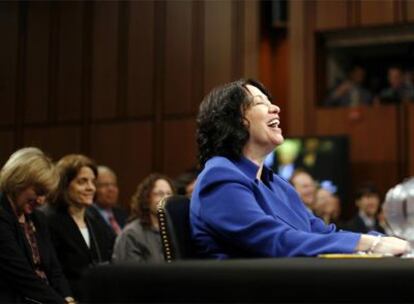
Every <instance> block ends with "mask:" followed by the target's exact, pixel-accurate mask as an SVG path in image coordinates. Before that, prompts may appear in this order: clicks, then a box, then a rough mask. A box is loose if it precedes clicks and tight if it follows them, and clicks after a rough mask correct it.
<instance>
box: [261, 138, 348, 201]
mask: <svg viewBox="0 0 414 304" xmlns="http://www.w3.org/2000/svg"><path fill="white" fill-rule="evenodd" d="M348 150H349V142H348V137H347V136H307V137H289V138H286V139H285V141H284V143H283V144H282V145H280V146H278V147H277V148H276V149H275V150H274V151H273V152H272V153H271V154H269V155H268V157H267V158H266V161H265V164H266V165H267V166H268V167H270V168H272V170H273V171H274V172H275V173H277V174H278V175H279V176H281V177H282V178H284V179H286V180H289V179H290V177H291V176H292V174H293V172H294V171H295V170H296V169H303V170H305V171H307V172H308V173H310V174H311V175H312V177H313V178H314V179H315V180H316V181H317V182H318V183H319V184H320V185H321V186H322V187H324V188H327V189H328V190H330V191H331V192H333V193H336V194H337V195H338V196H339V197H340V199H341V201H342V202H347V200H348V184H349V173H348V171H349V170H348V168H349V156H348V154H349V152H348Z"/></svg>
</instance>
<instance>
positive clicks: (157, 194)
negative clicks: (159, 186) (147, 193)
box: [152, 191, 172, 197]
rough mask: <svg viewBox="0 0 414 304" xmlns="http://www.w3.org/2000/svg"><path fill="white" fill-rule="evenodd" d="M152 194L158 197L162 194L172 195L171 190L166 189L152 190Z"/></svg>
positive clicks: (162, 195)
mask: <svg viewBox="0 0 414 304" xmlns="http://www.w3.org/2000/svg"><path fill="white" fill-rule="evenodd" d="M152 195H154V196H158V197H164V196H170V195H172V192H171V191H166V192H164V191H153V192H152Z"/></svg>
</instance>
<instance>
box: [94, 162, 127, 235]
mask: <svg viewBox="0 0 414 304" xmlns="http://www.w3.org/2000/svg"><path fill="white" fill-rule="evenodd" d="M118 196H119V188H118V181H117V177H116V174H115V172H114V171H113V170H111V169H110V168H108V167H106V166H99V167H98V176H97V178H96V198H95V203H94V204H93V206H92V207H91V208H90V209H89V210H88V211H89V212H90V213H91V214H93V215H94V216H95V217H96V218H99V219H100V220H101V221H103V222H104V223H105V224H106V226H107V227H108V233H109V234H110V235H112V237H115V236H117V235H118V234H120V233H121V231H122V228H123V227H124V225H125V222H126V220H127V218H128V214H127V212H126V211H125V210H123V209H121V208H120V207H118V206H117V204H118Z"/></svg>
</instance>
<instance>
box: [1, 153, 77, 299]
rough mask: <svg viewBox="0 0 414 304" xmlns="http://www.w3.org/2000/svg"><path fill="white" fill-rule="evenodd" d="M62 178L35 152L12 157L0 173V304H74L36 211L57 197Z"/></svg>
mask: <svg viewBox="0 0 414 304" xmlns="http://www.w3.org/2000/svg"><path fill="white" fill-rule="evenodd" d="M58 182H59V174H58V173H57V171H56V168H55V166H54V164H53V163H52V161H51V160H50V159H49V158H48V157H46V156H45V155H44V154H43V152H42V151H40V150H39V149H37V148H23V149H20V150H18V151H16V152H15V153H13V154H12V155H11V156H10V158H9V159H8V161H7V162H6V164H5V165H4V167H3V168H2V169H1V172H0V191H1V193H0V303H20V302H25V303H65V302H66V303H74V299H73V298H72V293H71V291H70V289H69V285H68V282H67V281H66V279H65V277H64V276H63V273H62V269H61V267H60V265H59V261H58V259H57V258H56V254H55V251H54V248H53V245H52V243H51V240H50V236H49V231H48V229H47V223H46V219H45V218H44V215H43V214H42V213H40V212H39V211H37V210H35V209H36V207H38V206H40V205H43V204H44V203H45V197H46V195H48V194H49V193H50V192H52V191H54V190H55V188H56V187H57V184H58Z"/></svg>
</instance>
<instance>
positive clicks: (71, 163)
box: [52, 154, 98, 208]
mask: <svg viewBox="0 0 414 304" xmlns="http://www.w3.org/2000/svg"><path fill="white" fill-rule="evenodd" d="M56 167H57V169H58V172H59V175H60V182H59V185H58V190H57V194H56V198H55V200H53V201H52V204H53V205H56V207H59V208H67V207H68V205H69V203H70V201H69V184H70V183H71V182H72V180H74V179H75V178H76V176H77V175H78V174H79V172H80V170H81V169H82V168H83V167H88V168H90V169H91V170H92V171H93V174H94V175H95V177H96V176H97V174H98V169H97V166H96V164H95V162H94V161H93V160H92V159H90V158H89V157H87V156H85V155H82V154H69V155H66V156H64V157H62V158H61V159H60V160H59V161H58V163H57V164H56Z"/></svg>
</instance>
